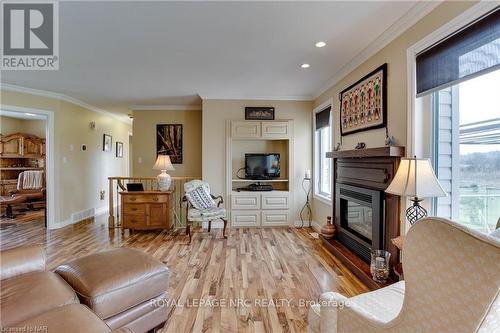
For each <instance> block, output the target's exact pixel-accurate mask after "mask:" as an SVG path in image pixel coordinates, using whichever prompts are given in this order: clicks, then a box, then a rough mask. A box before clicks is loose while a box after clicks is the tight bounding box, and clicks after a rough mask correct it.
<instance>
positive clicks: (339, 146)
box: [333, 142, 342, 151]
mask: <svg viewBox="0 0 500 333" xmlns="http://www.w3.org/2000/svg"><path fill="white" fill-rule="evenodd" d="M341 148H342V144H341V143H340V142H338V143H337V145H336V146H335V148H333V151H339V150H340V149H341Z"/></svg>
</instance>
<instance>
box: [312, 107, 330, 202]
mask: <svg viewBox="0 0 500 333" xmlns="http://www.w3.org/2000/svg"><path fill="white" fill-rule="evenodd" d="M330 124H331V106H327V107H326V108H320V109H319V111H318V112H316V113H315V117H314V128H315V133H314V136H315V138H314V165H315V168H314V175H315V177H314V194H315V195H316V196H317V197H319V198H320V199H325V200H328V201H330V200H331V198H332V159H331V158H326V153H327V152H329V151H331V150H332V149H331V146H332V127H331V125H330Z"/></svg>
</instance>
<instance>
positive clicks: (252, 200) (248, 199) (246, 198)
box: [231, 193, 260, 209]
mask: <svg viewBox="0 0 500 333" xmlns="http://www.w3.org/2000/svg"><path fill="white" fill-rule="evenodd" d="M231 209H260V194H259V193H233V194H232V195H231Z"/></svg>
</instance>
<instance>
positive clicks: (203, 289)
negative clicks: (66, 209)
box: [0, 218, 368, 333]
mask: <svg viewBox="0 0 500 333" xmlns="http://www.w3.org/2000/svg"><path fill="white" fill-rule="evenodd" d="M196 231H197V232H194V234H193V241H192V244H191V245H187V238H186V236H184V235H169V234H167V233H166V232H165V231H149V232H135V233H132V234H128V233H125V234H124V235H123V236H122V235H121V233H120V231H119V230H116V231H113V230H111V231H109V230H108V228H107V223H106V221H105V220H104V218H98V219H97V220H96V221H85V222H81V223H79V224H77V225H74V226H68V227H65V228H62V229H58V230H53V231H47V232H45V230H44V228H43V223H39V222H36V221H35V222H26V223H22V224H17V225H15V226H11V227H9V228H7V229H5V230H1V231H0V249H6V248H10V247H14V246H19V245H24V244H42V245H44V246H45V248H46V249H47V253H48V266H49V268H50V269H53V268H54V267H56V266H57V265H59V264H61V263H63V262H65V261H68V260H71V259H73V258H77V257H80V256H83V255H86V254H90V253H93V252H98V251H102V250H104V249H106V248H110V247H120V246H122V247H130V248H136V249H140V250H142V251H145V252H147V253H149V254H151V255H153V256H154V257H156V258H158V259H159V260H161V261H163V262H164V263H165V264H167V265H168V267H169V268H170V270H171V280H170V287H169V293H170V295H171V297H172V300H173V302H174V304H175V305H176V306H174V307H172V310H171V311H170V314H169V318H168V320H167V323H166V325H165V327H164V328H163V329H162V330H161V332H176V333H182V332H272V333H277V332H305V331H307V313H308V309H309V304H310V303H308V302H313V301H317V300H318V297H319V295H320V294H321V293H322V292H325V291H337V292H339V293H342V294H344V295H346V296H354V295H357V294H359V293H362V292H366V291H368V290H367V288H366V287H365V286H364V285H363V284H362V283H361V282H360V281H359V280H358V279H357V278H356V277H354V276H353V275H352V274H351V273H350V272H349V271H348V270H347V269H346V268H345V267H344V266H343V265H342V264H341V263H340V262H339V261H338V260H337V259H336V258H334V257H333V256H331V255H330V254H329V253H328V252H327V251H326V250H325V249H324V248H323V247H322V246H321V242H320V241H319V240H318V239H314V238H312V237H311V236H310V235H309V234H308V232H310V231H311V230H310V229H305V228H304V229H294V228H262V229H257V228H256V229H247V228H243V229H228V231H227V234H228V238H227V239H222V238H221V230H220V229H214V230H212V232H211V233H210V234H208V233H207V232H206V231H205V232H199V231H200V230H196ZM202 300H203V301H202ZM209 300H210V302H211V303H210V304H208V301H209ZM239 300H241V301H239ZM271 301H273V302H274V305H272V304H271ZM202 302H204V303H202ZM217 302H218V304H217ZM238 302H240V306H236V305H237V304H238ZM197 303H198V304H197Z"/></svg>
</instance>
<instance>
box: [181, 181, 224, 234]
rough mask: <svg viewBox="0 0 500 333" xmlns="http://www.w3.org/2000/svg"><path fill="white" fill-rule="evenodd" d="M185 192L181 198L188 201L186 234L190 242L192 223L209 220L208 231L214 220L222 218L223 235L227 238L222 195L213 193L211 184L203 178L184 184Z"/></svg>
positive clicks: (185, 201) (184, 201)
mask: <svg viewBox="0 0 500 333" xmlns="http://www.w3.org/2000/svg"><path fill="white" fill-rule="evenodd" d="M184 192H185V194H184V196H183V197H182V199H181V200H182V202H183V203H186V235H188V236H189V243H191V224H192V223H193V222H208V232H210V229H211V227H212V221H214V220H219V219H220V220H222V222H224V229H223V230H222V237H224V238H227V237H226V225H227V218H226V210H225V209H224V208H222V207H220V205H221V204H223V203H224V199H223V198H222V196H221V195H219V196H215V195H213V194H211V193H210V185H209V184H208V183H207V182H204V181H201V180H192V181H190V182H187V183H186V184H184ZM214 200H217V202H215V201H214Z"/></svg>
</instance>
